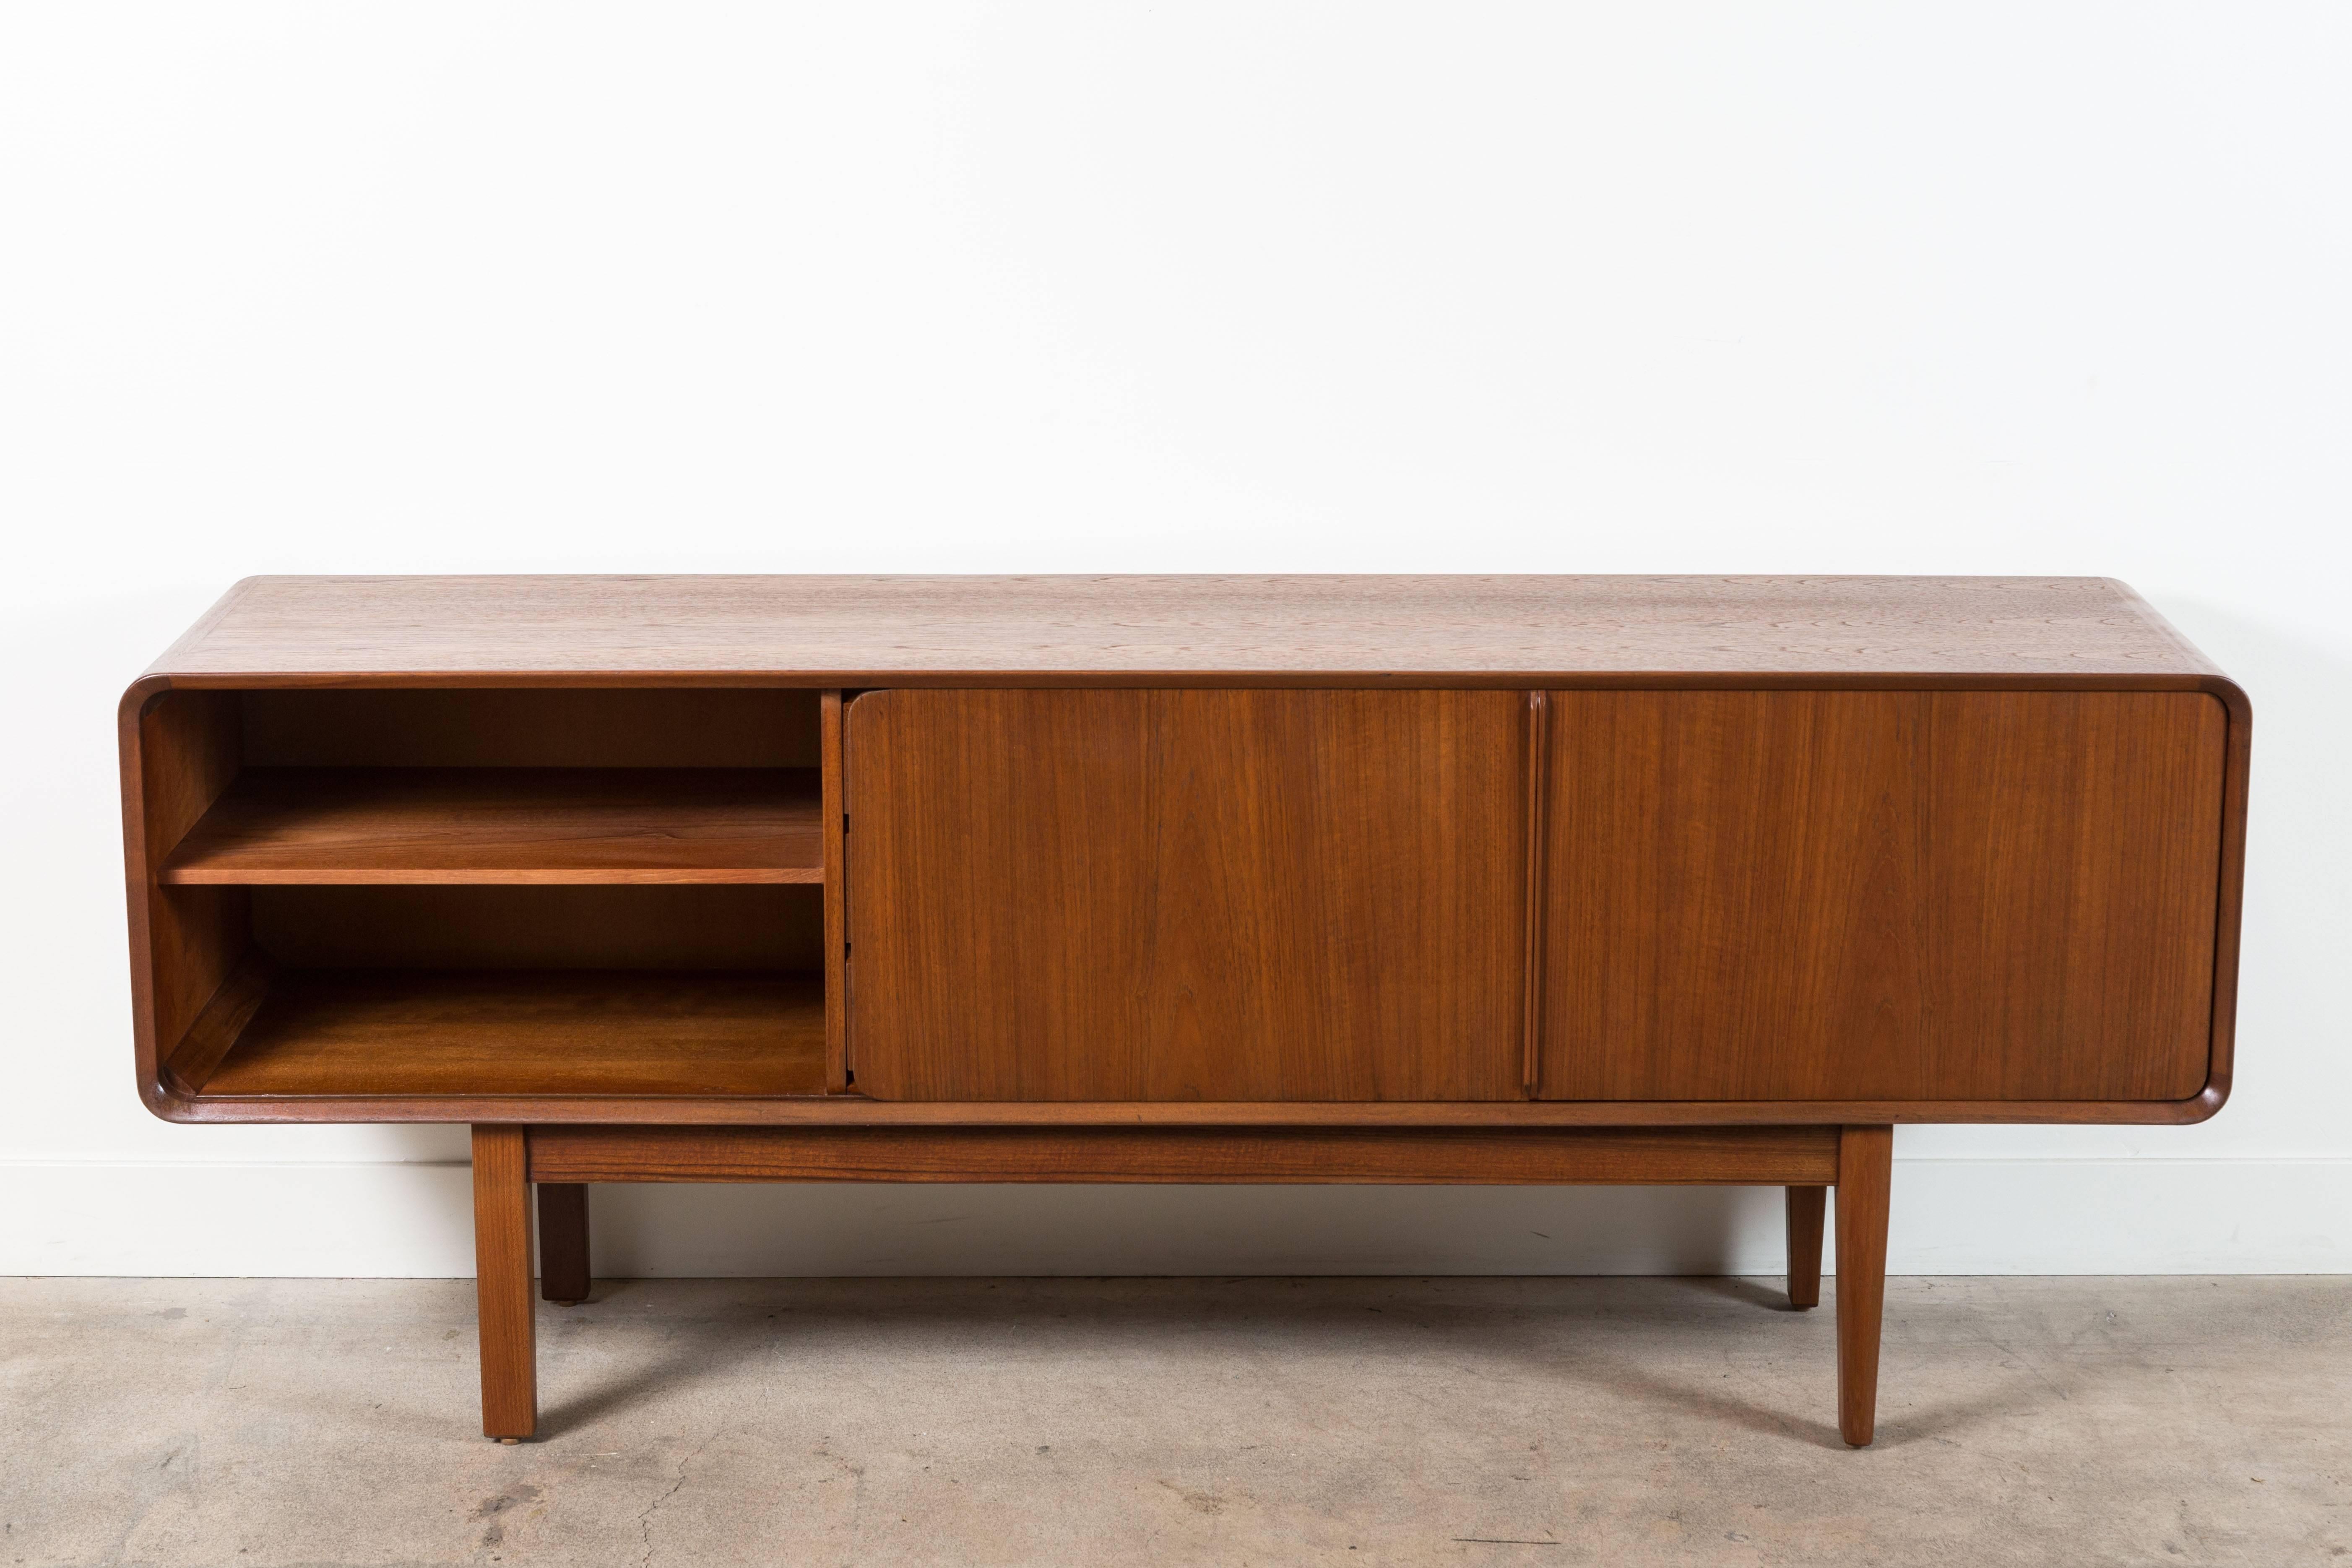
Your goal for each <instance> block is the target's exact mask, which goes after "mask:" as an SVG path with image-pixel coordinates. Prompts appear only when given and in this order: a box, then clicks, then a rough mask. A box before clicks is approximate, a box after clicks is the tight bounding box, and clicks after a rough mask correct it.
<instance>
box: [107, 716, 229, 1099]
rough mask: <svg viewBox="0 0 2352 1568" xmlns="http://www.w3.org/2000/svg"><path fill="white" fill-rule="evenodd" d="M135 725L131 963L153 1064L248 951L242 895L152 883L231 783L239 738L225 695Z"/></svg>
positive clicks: (170, 1051) (141, 718)
mask: <svg viewBox="0 0 2352 1568" xmlns="http://www.w3.org/2000/svg"><path fill="white" fill-rule="evenodd" d="M136 725H137V728H136V735H137V738H138V744H139V773H140V783H141V786H142V787H141V799H140V811H139V816H140V822H139V827H140V835H139V841H138V861H139V863H138V864H137V865H136V866H134V867H133V868H132V876H133V882H132V886H131V900H132V904H133V908H134V910H136V911H137V912H138V914H139V915H140V916H141V917H142V920H141V924H142V926H143V931H142V933H141V934H143V936H144V938H145V941H144V942H143V943H142V949H141V950H140V951H136V952H134V953H133V955H132V958H133V963H134V965H135V966H136V967H137V968H138V969H139V970H140V971H141V972H142V978H143V979H144V980H145V981H146V984H145V985H144V986H143V987H142V989H143V990H144V991H145V992H146V995H147V1001H148V1005H149V1008H150V1009H151V1011H149V1013H148V1027H149V1028H151V1029H152V1039H153V1053H154V1058H155V1060H157V1061H158V1062H160V1061H162V1060H164V1059H166V1058H170V1057H171V1055H172V1054H173V1050H174V1049H175V1048H176V1047H178V1045H179V1043H180V1041H181V1040H182V1038H183V1037H184V1036H185V1035H186V1034H187V1032H188V1029H189V1026H191V1025H193V1024H194V1022H195V1021H196V1018H197V1016H199V1015H200V1014H202V1013H203V1011H204V1010H205V1005H206V1004H207V1003H209V1002H210V1001H211V1000H212V997H213V994H214V993H215V992H216V991H218V990H219V989H220V987H221V984H222V983H223V982H224V981H226V979H227V978H228V977H229V974H230V973H231V972H232V971H233V970H235V968H236V965H237V963H238V962H239V961H240V960H241V959H242V958H243V957H244V955H245V952H246V950H247V947H249V946H250V945H251V942H252V938H251V936H250V935H249V934H248V933H249V926H250V919H249V916H248V912H247V900H246V895H245V894H244V893H243V892H242V891H241V890H238V889H228V888H205V889H193V888H190V889H179V888H165V887H163V886H162V885H161V883H160V879H158V877H157V875H156V872H157V869H158V868H160V867H161V865H162V864H163V858H164V857H165V856H166V855H167V854H168V853H170V851H171V848H172V847H173V845H175V844H177V843H178V842H179V841H180V840H181V838H182V837H184V836H185V835H186V833H187V832H188V830H189V829H190V828H191V827H193V826H194V825H195V824H196V823H197V822H198V821H199V820H200V819H202V817H203V816H204V815H205V812H206V811H207V810H209V809H210V808H211V806H212V804H213V803H214V802H215V800H217V799H219V798H220V795H221V794H222V792H224V791H225V790H226V789H227V788H228V787H229V786H230V784H231V782H232V781H233V780H234V779H235V778H236V773H237V768H238V764H239V760H240V757H241V754H242V737H241V734H240V731H239V728H238V711H237V706H236V698H235V697H234V696H232V695H230V694H227V693H225V692H213V691H173V692H167V693H165V694H163V696H162V697H160V698H158V699H157V700H154V701H152V702H151V703H149V704H147V705H146V707H145V709H144V710H143V711H142V712H141V713H140V714H139V715H138V717H137V720H136Z"/></svg>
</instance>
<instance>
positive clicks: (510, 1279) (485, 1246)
mask: <svg viewBox="0 0 2352 1568" xmlns="http://www.w3.org/2000/svg"><path fill="white" fill-rule="evenodd" d="M474 1292H475V1297H476V1300H478V1303H479V1307H480V1321H481V1335H482V1430H483V1432H484V1433H486V1434H487V1435H488V1436H492V1437H503V1438H507V1439H509V1440H513V1439H517V1438H522V1437H528V1436H530V1435H531V1433H532V1432H533V1431H534V1430H535V1429H536V1428H537V1427H538V1426H539V1366H538V1347H537V1345H536V1344H535V1342H534V1341H533V1337H532V1323H531V1318H532V1314H533V1312H534V1310H535V1309H536V1307H537V1305H538V1304H537V1303H536V1302H534V1301H533V1300H531V1299H530V1173H529V1170H528V1168H527V1166H526V1163H525V1161H524V1156H523V1130H522V1129H521V1128H520V1127H477V1128H475V1129H474Z"/></svg>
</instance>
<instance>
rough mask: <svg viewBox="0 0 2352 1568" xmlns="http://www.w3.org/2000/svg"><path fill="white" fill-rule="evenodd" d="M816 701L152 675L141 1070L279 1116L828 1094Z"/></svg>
mask: <svg viewBox="0 0 2352 1568" xmlns="http://www.w3.org/2000/svg"><path fill="white" fill-rule="evenodd" d="M836 715H837V706H836V704H835V701H834V700H831V699H826V698H824V696H823V694H820V693H818V692H815V691H805V690H792V689H740V688H678V689H586V690H583V689H356V690H336V689H284V690H249V691H239V690H219V689H215V690H194V691H186V692H182V691H172V692H167V693H165V694H163V696H162V697H161V698H160V699H158V700H154V701H152V702H151V703H150V704H148V706H147V707H146V708H145V709H144V710H142V712H141V714H140V726H139V736H138V739H139V746H140V754H141V786H142V793H141V801H142V816H143V818H144V823H145V829H146V831H145V842H144V845H143V846H142V855H144V856H145V857H147V858H146V859H145V860H144V861H143V862H142V864H143V865H144V866H145V868H146V875H147V879H148V892H147V894H146V898H145V902H144V906H143V907H144V910H145V927H146V931H147V941H148V942H149V945H150V951H151V952H152V962H153V963H154V965H155V967H154V969H153V970H152V978H151V980H150V983H149V984H150V994H151V996H152V1004H151V1010H152V1023H150V1024H149V1025H147V1026H146V1027H148V1028H150V1029H152V1037H153V1040H154V1044H153V1047H152V1050H153V1055H152V1058H151V1059H152V1062H153V1064H154V1065H153V1068H152V1071H153V1074H154V1077H153V1079H152V1082H153V1084H154V1085H155V1087H156V1089H159V1090H160V1091H162V1092H163V1094H164V1095H165V1096H166V1097H167V1098H169V1097H176V1098H178V1099H179V1100H183V1101H186V1102H192V1103H193V1104H195V1105H201V1104H202V1103H203V1102H205V1101H215V1102H236V1103H239V1104H246V1105H256V1106H257V1105H259V1104H261V1103H264V1102H266V1103H268V1104H269V1105H270V1106H272V1107H273V1108H274V1109H273V1110H270V1111H268V1113H267V1114H268V1115H269V1116H270V1117H271V1118H272V1119H277V1118H278V1117H283V1116H287V1115H289V1114H290V1115H292V1116H293V1117H294V1118H296V1119H300V1117H301V1116H302V1114H303V1112H302V1110H301V1105H302V1102H304V1101H320V1102H331V1104H322V1105H321V1106H320V1113H321V1114H329V1115H331V1116H333V1117H334V1118H336V1119H348V1118H349V1117H350V1116H351V1115H352V1114H353V1113H354V1112H353V1110H352V1109H351V1103H352V1101H354V1100H358V1101H365V1102H370V1103H372V1104H373V1105H375V1106H377V1107H380V1108H382V1114H383V1116H384V1117H385V1118H387V1119H394V1120H411V1119H419V1118H421V1119H425V1120H438V1119H440V1117H439V1116H438V1115H436V1109H439V1110H448V1111H449V1112H450V1113H451V1114H450V1119H453V1120H470V1119H475V1116H476V1114H477V1113H478V1111H479V1110H480V1102H481V1101H483V1100H492V1101H498V1102H502V1103H503V1105H505V1106H508V1107H510V1108H511V1109H510V1110H503V1109H502V1110H500V1112H499V1114H501V1115H505V1114H511V1115H513V1116H515V1117H517V1118H519V1119H526V1120H527V1119H528V1118H529V1117H530V1102H532V1101H533V1100H576V1099H580V1098H598V1097H604V1098H610V1099H612V1100H614V1102H615V1105H616V1108H625V1104H626V1103H627V1102H628V1101H631V1100H660V1099H670V1098H688V1099H713V1098H718V1099H724V1098H771V1097H778V1096H800V1095H812V1096H814V1095H822V1094H824V1093H827V1092H838V1091H839V1089H841V1088H842V1087H843V1085H844V1084H845V1081H846V1070H845V1068H844V1067H843V1066H842V1064H841V1059H840V1050H839V1025H838V1020H837V1019H835V1018H834V1017H832V1016H830V1015H831V1011H832V1009H833V1008H835V1007H837V1006H838V997H837V996H835V995H832V994H829V992H830V990H831V987H830V986H829V984H828V978H827V976H828V973H837V972H838V966H837V964H832V963H828V953H827V942H828V938H827V936H826V934H825V933H826V929H827V926H828V923H829V921H831V920H832V918H833V916H832V912H831V911H832V910H834V909H835V907H836V906H837V900H838V897H839V889H838V887H837V885H835V884H832V883H829V882H828V836H827V835H826V833H825V832H824V826H825V815H824V814H825V810H826V809H827V801H828V799H829V797H830V795H831V792H832V790H833V789H834V788H835V787H836V786H835V785H834V784H832V783H831V782H830V781H831V780H832V778H833V774H832V773H829V772H828V771H827V767H828V766H834V765H837V763H836V762H835V759H836V758H837V755H838V752H837V749H835V748H832V747H829V746H828V745H827V743H826V739H825V736H826V731H825V729H824V726H825V725H826V724H827V723H830V722H832V721H834V719H835V716H836ZM837 837H838V835H837V833H836V834H835V836H834V839H835V841H837ZM461 1102H462V1104H461ZM334 1107H342V1108H343V1109H341V1110H335V1109H334ZM160 1108H161V1107H159V1109H160ZM458 1109H464V1110H466V1111H467V1114H466V1115H463V1116H460V1115H457V1114H456V1111H457V1110H458ZM257 1113H259V1112H257ZM620 1113H621V1114H625V1110H621V1111H620ZM231 1114H232V1115H234V1114H236V1113H235V1112H234V1111H232V1112H231ZM368 1114H373V1112H371V1113H368Z"/></svg>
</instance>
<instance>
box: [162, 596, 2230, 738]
mask: <svg viewBox="0 0 2352 1568" xmlns="http://www.w3.org/2000/svg"><path fill="white" fill-rule="evenodd" d="M1612 671H1613V672H1620V673H1633V674H1638V675H1643V676H1655V675H1658V674H1661V673H1672V672H1684V673H1697V672H1712V673H1717V674H1728V675H1738V676H1750V677H1752V676H1757V675H1768V674H1780V675H1789V676H1796V677H1803V676H1808V675H1825V674H1828V675H1857V674H1864V675H1883V674H1886V673H1889V672H1893V673H1898V674H1907V675H1915V676H1916V675H1931V676H1934V675H1940V676H1961V677H1987V676H1991V677H2000V678H2006V679H2029V680H2032V679H2057V680H2061V681H2064V680H2069V679H2073V680H2080V679H2092V678H2098V677H2111V678H2115V677H2119V678H2125V679H2167V678H2170V679H2175V680H2179V679H2183V678H2189V679H2194V678H2197V677H2202V676H2212V675H2216V674H2218V673H2219V672H2218V671H2216V670H2215V669H2214V668H2213V667H2212V666H2211V665H2210V663H2208V662H2207V661H2206V660H2205V659H2204V658H2202V657H2201V656H2200V655H2199V654H2198V653H2197V651H2196V650H2195V649H2194V648H2192V647H2189V645H2188V644H2187V643H2186V642H2184V641H2183V640H2182V639H2181V638H2180V637H2179V634H2178V633H2176V632H2174V631H2173V630H2172V628H2171V627H2170V626H2167V625H2166V624H2165V623H2164V620H2163V618H2162V617H2161V616H2158V615H2157V614H2156V613H2155V612H2154V611H2153V610H2151V609H2149V608H2148V606H2147V605H2146V603H2144V602H2143V601H2142V600H2141V599H2140V598H2139V596H2138V595H2136V594H2134V593H2133V592H2132V591H2131V590H2130V589H2129V588H2127V587H2126V586H2125V585H2124V584H2120V583H2116V582H2113V581H2110V580H2107V579H2103V578H2095V577H1741V576H1717V577H1701V576H1686V577H1668V576H1618V577H1608V576H1533V575H1526V576H1521V575H1511V576H1479V575H1471V574H1458V575H1441V576H1328V575H1300V576H1084V577H1079V576H1018V577H1007V576H990V577H982V576H929V577H925V576H908V577H865V576H857V577H851V576H842V577H788V576H748V575H747V576H723V577H722V576H701V577H686V576H679V577H656V576H635V577H572V576H562V577H551V576H537V577H532V576H483V577H253V578H247V580H246V581H245V582H243V583H240V584H237V585H236V587H235V588H234V589H232V590H231V591H230V593H229V595H228V596H227V598H226V599H225V600H223V602H222V603H221V604H220V605H217V606H215V609H214V610H213V612H212V613H211V614H209V615H208V616H205V619H204V620H203V621H202V622H200V623H199V624H198V625H197V626H196V627H195V628H194V630H192V631H191V632H190V633H189V634H188V635H187V636H186V637H184V638H182V639H181V640H180V642H179V643H177V644H176V645H174V646H173V647H172V649H171V650H170V651H169V652H167V653H166V654H165V655H164V656H163V658H161V659H159V660H157V661H156V664H155V667H154V670H153V673H154V674H157V675H167V676H173V677H197V676H205V675H227V676H235V677H240V678H250V677H256V676H265V675H270V674H282V675H286V676H289V677H294V678H316V679H333V678H336V677H340V676H344V675H352V676H373V677H376V678H379V679H381V678H386V677H393V678H399V677H415V678H423V677H438V678H441V679H442V681H443V683H445V684H446V683H450V682H455V681H457V680H477V681H489V682H495V681H498V680H500V679H513V678H515V677H518V676H528V677H536V678H545V677H548V676H561V675H571V676H573V677H575V678H579V679H601V680H604V681H606V682H609V683H613V684H619V683H621V682H624V681H625V680H626V679H628V678H629V677H631V676H636V677H640V678H642V677H647V676H657V675H661V674H674V675H677V676H678V677H681V678H683V679H689V680H693V679H712V678H718V677H723V676H725V675H728V674H730V673H733V674H740V675H741V676H742V677H744V678H746V679H801V680H805V681H807V682H808V683H809V684H810V685H812V686H824V687H839V686H896V685H906V684H912V683H916V682H919V681H932V682H938V683H941V684H954V685H971V684H987V682H986V681H985V680H975V679H973V678H974V677H979V676H990V675H993V676H999V677H1012V678H1016V679H1017V678H1021V677H1028V678H1030V679H1032V680H1034V679H1036V678H1039V677H1069V678H1076V679H1111V680H1116V679H1118V677H1119V676H1122V675H1125V676H1137V675H1148V676H1185V675H1191V676H1200V677H1215V676H1220V675H1223V676H1229V677H1239V678H1243V679H1245V680H1246V681H1247V682H1250V683H1255V684H1279V683H1281V682H1282V681H1283V680H1285V679H1298V678H1311V677H1316V676H1323V677H1340V678H1345V677H1348V676H1358V677H1369V678H1370V679H1371V681H1375V682H1381V683H1385V682H1388V681H1391V680H1395V679H1399V678H1400V677H1406V676H1421V677H1428V676H1433V675H1448V674H1451V675H1462V676H1469V677H1473V678H1475V677H1497V676H1499V677H1504V678H1509V677H1513V676H1537V675H1546V674H1558V675H1568V674H1570V673H1574V672H1591V673H1600V672H1612ZM1023 683H1024V684H1026V683H1028V682H1026V681H1024V682H1023ZM1124 684H1133V682H1131V681H1129V682H1125V683H1124ZM1151 684H1154V685H1164V684H1169V682H1167V681H1161V680H1155V681H1152V682H1151ZM1349 684H1357V685H1360V684H1367V682H1365V681H1362V680H1358V681H1351V682H1349ZM1520 684H1521V685H1523V686H1524V685H1535V684H1549V683H1548V682H1537V681H1521V682H1520ZM335 695H337V696H339V697H340V696H341V695H342V694H341V693H337V694H335ZM656 721H657V722H658V719H656ZM305 728H306V729H308V728H309V727H308V726H305ZM312 732H316V731H312ZM812 732H813V731H812ZM271 733H272V734H275V733H276V731H274V730H273V731H271ZM685 739H686V740H687V741H688V742H689V743H690V742H692V740H693V737H692V736H691V735H689V736H687V737H685ZM352 744H354V745H355V746H364V745H366V744H368V742H367V740H366V736H365V735H364V734H363V733H362V734H357V735H355V736H354V738H353V741H352ZM660 744H662V745H665V746H667V745H668V742H660ZM669 749H670V750H672V751H673V752H676V754H675V755H672V756H670V757H669V758H668V759H667V760H669V761H673V762H676V763H698V764H701V765H708V766H724V765H745V766H788V767H790V766H807V765H810V764H811V763H814V747H813V746H812V748H811V750H810V752H809V754H808V755H806V756H797V757H784V758H777V757H772V756H758V757H735V756H726V757H719V756H711V755H691V756H690V755H688V754H686V752H687V747H685V746H671V747H670V748H669ZM256 760H257V761H259V762H265V763H364V762H387V761H397V760H398V759H396V758H387V757H383V756H380V755H372V754H365V753H364V752H361V753H356V754H349V755H340V756H331V757H330V756H315V755H281V754H278V753H277V752H274V751H268V750H265V752H263V753H261V754H258V755H257V759H256ZM430 760H432V761H434V762H436V763H441V764H443V765H447V766H463V765H467V763H473V762H477V761H482V760H486V759H478V758H475V757H469V756H445V757H436V758H433V759H430ZM516 760H518V761H521V762H526V763H535V764H536V765H540V766H553V765H578V766H599V765H611V764H613V763H618V762H621V761H623V760H624V759H621V758H617V757H611V756H602V755H595V756H577V757H554V756H547V755H536V754H534V755H530V756H525V757H521V758H518V759H516Z"/></svg>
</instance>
